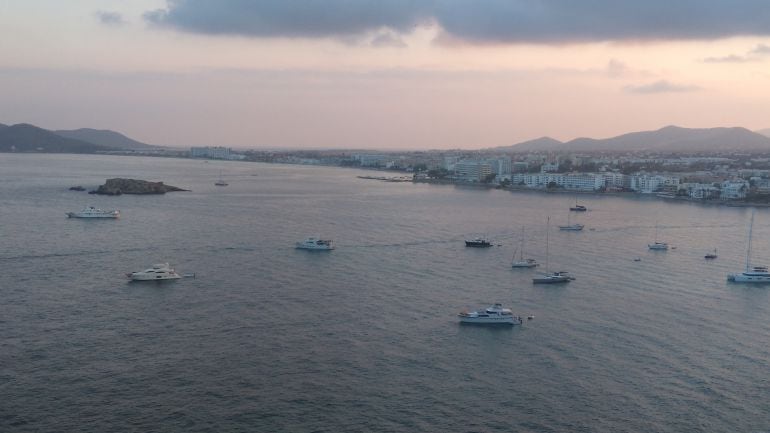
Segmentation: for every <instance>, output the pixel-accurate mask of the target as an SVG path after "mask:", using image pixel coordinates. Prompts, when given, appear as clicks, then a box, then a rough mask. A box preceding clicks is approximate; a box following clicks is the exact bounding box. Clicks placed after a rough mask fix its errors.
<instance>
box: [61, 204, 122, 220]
mask: <svg viewBox="0 0 770 433" xmlns="http://www.w3.org/2000/svg"><path fill="white" fill-rule="evenodd" d="M67 217H68V218H120V211H119V210H104V209H98V208H95V207H93V206H88V207H86V208H85V209H83V210H81V211H80V212H67Z"/></svg>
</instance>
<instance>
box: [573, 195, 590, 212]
mask: <svg viewBox="0 0 770 433" xmlns="http://www.w3.org/2000/svg"><path fill="white" fill-rule="evenodd" d="M569 210H571V211H573V212H585V211H587V210H588V208H587V207H585V206H583V205H582V204H578V201H577V198H576V199H575V206H570V208H569Z"/></svg>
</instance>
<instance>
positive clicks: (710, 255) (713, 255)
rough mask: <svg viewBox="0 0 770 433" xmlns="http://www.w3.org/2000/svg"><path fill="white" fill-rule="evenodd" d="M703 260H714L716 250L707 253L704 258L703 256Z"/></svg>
mask: <svg viewBox="0 0 770 433" xmlns="http://www.w3.org/2000/svg"><path fill="white" fill-rule="evenodd" d="M703 258H704V259H715V258H717V249H716V248H714V252H713V253H708V254H706V255H705V256H703Z"/></svg>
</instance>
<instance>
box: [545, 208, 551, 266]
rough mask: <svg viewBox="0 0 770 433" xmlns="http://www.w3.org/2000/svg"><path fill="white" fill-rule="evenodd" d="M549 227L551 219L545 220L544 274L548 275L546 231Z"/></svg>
mask: <svg viewBox="0 0 770 433" xmlns="http://www.w3.org/2000/svg"><path fill="white" fill-rule="evenodd" d="M550 225H551V217H550V216H548V218H546V220H545V273H546V274H547V273H548V230H549V227H550Z"/></svg>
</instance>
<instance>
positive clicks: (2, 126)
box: [0, 123, 8, 129]
mask: <svg viewBox="0 0 770 433" xmlns="http://www.w3.org/2000/svg"><path fill="white" fill-rule="evenodd" d="M7 127H8V125H3V124H2V123H0V129H3V128H7Z"/></svg>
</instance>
